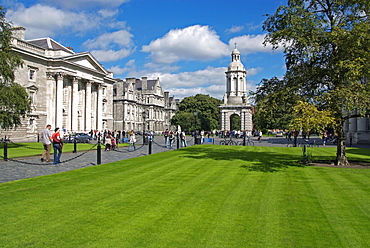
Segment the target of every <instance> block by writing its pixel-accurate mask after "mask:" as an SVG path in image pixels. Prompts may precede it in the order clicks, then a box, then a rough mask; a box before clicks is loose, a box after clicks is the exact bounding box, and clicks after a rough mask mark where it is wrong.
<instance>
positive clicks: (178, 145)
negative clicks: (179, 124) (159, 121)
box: [176, 132, 180, 149]
mask: <svg viewBox="0 0 370 248" xmlns="http://www.w3.org/2000/svg"><path fill="white" fill-rule="evenodd" d="M176 146H177V149H179V148H180V139H179V132H177V140H176Z"/></svg>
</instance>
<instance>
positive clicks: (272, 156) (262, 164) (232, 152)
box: [178, 146, 302, 172]
mask: <svg viewBox="0 0 370 248" xmlns="http://www.w3.org/2000/svg"><path fill="white" fill-rule="evenodd" d="M283 149H291V151H292V152H291V153H290V152H287V151H286V150H283ZM283 149H281V148H266V149H264V148H263V147H240V146H239V147H238V146H192V147H189V148H187V149H180V150H178V151H179V152H181V153H182V155H180V156H183V157H187V158H192V159H213V160H217V161H220V160H225V161H235V164H242V165H241V166H240V167H241V168H244V169H246V170H248V171H260V172H277V171H280V170H282V169H285V168H287V167H289V166H302V165H301V164H298V163H297V161H298V160H299V159H300V155H297V154H299V150H297V149H294V148H293V149H292V148H283ZM297 152H298V153H297ZM238 160H239V161H238Z"/></svg>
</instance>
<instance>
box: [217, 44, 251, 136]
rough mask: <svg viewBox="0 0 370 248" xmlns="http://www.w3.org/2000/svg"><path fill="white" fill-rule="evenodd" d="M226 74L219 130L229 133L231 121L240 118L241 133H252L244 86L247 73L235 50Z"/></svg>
mask: <svg viewBox="0 0 370 248" xmlns="http://www.w3.org/2000/svg"><path fill="white" fill-rule="evenodd" d="M225 74H226V92H225V94H224V98H223V104H222V105H221V106H219V108H220V111H221V130H230V131H231V119H232V118H233V116H234V115H238V116H239V117H240V129H241V131H247V132H251V131H252V106H251V105H250V103H249V100H248V96H247V94H246V92H247V85H246V78H247V71H246V70H245V68H244V65H243V64H242V62H241V60H240V52H239V50H238V49H237V48H236V44H235V49H234V50H233V51H232V53H231V63H230V64H229V66H228V68H227V71H226V72H225Z"/></svg>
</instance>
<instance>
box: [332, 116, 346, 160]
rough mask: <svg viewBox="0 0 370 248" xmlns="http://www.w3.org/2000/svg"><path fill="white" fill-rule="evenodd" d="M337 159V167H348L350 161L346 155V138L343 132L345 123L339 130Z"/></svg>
mask: <svg viewBox="0 0 370 248" xmlns="http://www.w3.org/2000/svg"><path fill="white" fill-rule="evenodd" d="M336 131H337V135H338V138H337V157H336V159H335V165H337V166H348V165H349V163H348V160H347V155H346V138H345V137H344V132H343V123H342V125H341V126H340V127H338V128H337V130H336Z"/></svg>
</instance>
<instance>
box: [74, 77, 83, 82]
mask: <svg viewBox="0 0 370 248" xmlns="http://www.w3.org/2000/svg"><path fill="white" fill-rule="evenodd" d="M80 80H81V77H77V76H73V77H72V81H73V82H78V81H80Z"/></svg>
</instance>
